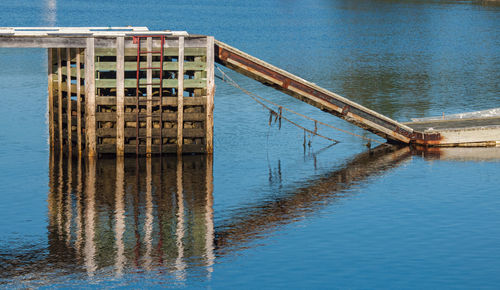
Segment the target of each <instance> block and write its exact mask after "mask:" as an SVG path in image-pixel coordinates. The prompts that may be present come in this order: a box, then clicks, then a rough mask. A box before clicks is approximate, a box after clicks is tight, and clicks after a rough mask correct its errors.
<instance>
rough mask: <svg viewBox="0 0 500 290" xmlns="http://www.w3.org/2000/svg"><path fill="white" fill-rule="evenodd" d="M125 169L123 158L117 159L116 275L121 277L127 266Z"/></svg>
mask: <svg viewBox="0 0 500 290" xmlns="http://www.w3.org/2000/svg"><path fill="white" fill-rule="evenodd" d="M124 182H125V168H124V161H123V156H117V157H116V196H115V242H116V260H115V269H116V275H117V276H121V275H122V272H123V268H124V266H125V255H124V254H125V244H124V243H123V234H124V233H125V203H124V200H123V199H124V192H125V190H124Z"/></svg>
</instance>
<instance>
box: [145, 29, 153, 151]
mask: <svg viewBox="0 0 500 290" xmlns="http://www.w3.org/2000/svg"><path fill="white" fill-rule="evenodd" d="M146 47H147V50H148V51H153V38H152V37H148V38H147V40H146ZM146 62H147V64H146V67H147V69H146V82H147V85H146V98H147V100H148V101H147V102H146V156H151V142H152V141H153V139H152V135H153V134H152V129H153V124H152V118H151V114H152V113H153V112H152V111H153V110H152V99H153V86H152V85H151V83H152V82H153V70H152V69H151V67H152V66H153V54H152V53H151V52H150V53H148V54H147V56H146Z"/></svg>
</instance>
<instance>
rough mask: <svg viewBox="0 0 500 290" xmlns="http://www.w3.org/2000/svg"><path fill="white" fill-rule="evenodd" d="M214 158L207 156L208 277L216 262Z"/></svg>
mask: <svg viewBox="0 0 500 290" xmlns="http://www.w3.org/2000/svg"><path fill="white" fill-rule="evenodd" d="M212 164H213V159H212V155H211V154H209V155H207V158H206V165H205V166H206V172H207V173H206V180H205V187H206V191H207V195H206V205H205V227H206V235H205V258H206V262H207V264H206V265H207V272H208V278H210V277H211V273H212V272H213V267H212V265H213V264H214V260H215V255H214V210H213V206H214V198H213V191H214V183H213V166H212Z"/></svg>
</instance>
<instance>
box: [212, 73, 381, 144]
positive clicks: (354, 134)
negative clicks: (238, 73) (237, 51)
mask: <svg viewBox="0 0 500 290" xmlns="http://www.w3.org/2000/svg"><path fill="white" fill-rule="evenodd" d="M216 67H217V69H218V70H219V72H220V73H222V74H223V77H219V76H217V77H218V78H219V79H221V80H222V81H224V82H225V83H227V84H230V85H232V86H233V87H235V88H237V89H240V90H241V91H243V92H244V93H246V94H247V95H249V96H250V97H252V98H253V99H254V100H255V98H258V99H260V100H262V101H264V102H267V103H269V104H272V105H274V106H277V107H278V108H282V109H284V110H286V111H288V112H290V113H292V114H295V115H298V116H300V117H303V118H305V119H308V120H311V121H314V122H316V123H318V124H321V125H323V126H326V127H329V128H331V129H334V130H338V131H340V132H343V133H346V134H350V135H352V136H355V137H358V138H361V139H365V140H367V141H371V142H375V143H379V144H386V143H383V142H380V141H378V140H375V139H372V138H369V137H365V136H361V135H358V134H356V133H352V132H349V131H346V130H343V129H340V128H337V127H335V126H332V125H330V124H327V123H324V122H321V121H319V120H316V119H314V118H311V117H308V116H306V115H303V114H301V113H298V112H295V111H293V110H292V109H288V108H286V107H283V106H281V105H278V104H276V103H274V102H272V101H270V100H268V99H266V98H263V97H261V96H258V95H256V94H254V93H252V92H249V91H247V90H246V89H244V88H242V87H241V86H240V85H238V84H237V83H236V82H235V81H234V80H233V79H231V78H230V77H229V76H228V75H227V74H226V73H225V72H224V71H223V70H221V69H220V68H219V67H218V66H216ZM254 97H255V98H254ZM256 101H257V100H256ZM259 103H260V102H259ZM279 115H280V114H279ZM280 117H282V118H283V119H284V117H283V116H282V115H280ZM313 133H314V132H313ZM337 142H338V141H337Z"/></svg>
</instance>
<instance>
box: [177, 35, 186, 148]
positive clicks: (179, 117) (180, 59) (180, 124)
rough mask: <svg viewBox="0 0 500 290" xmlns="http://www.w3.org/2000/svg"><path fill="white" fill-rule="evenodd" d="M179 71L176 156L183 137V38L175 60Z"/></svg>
mask: <svg viewBox="0 0 500 290" xmlns="http://www.w3.org/2000/svg"><path fill="white" fill-rule="evenodd" d="M177 62H178V63H179V69H178V71H177V81H178V84H177V154H178V155H180V154H182V145H183V143H184V142H183V141H184V137H183V134H182V129H183V127H184V37H183V36H181V37H179V57H178V59H177Z"/></svg>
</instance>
